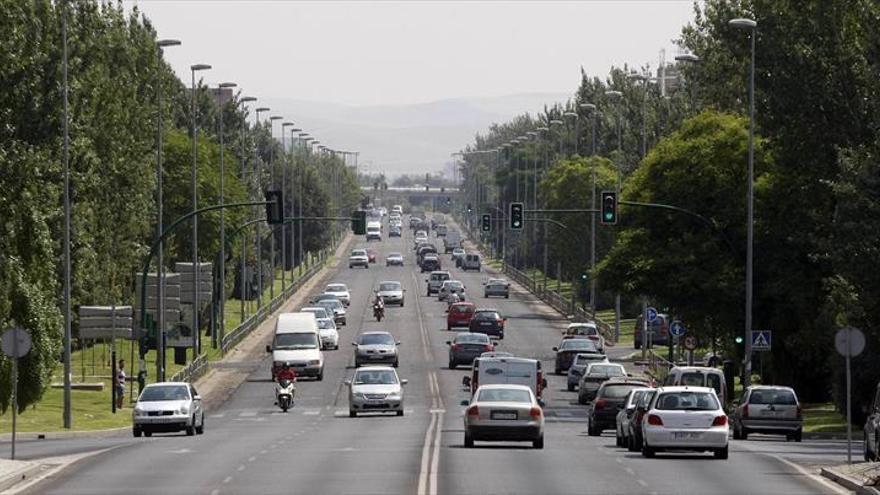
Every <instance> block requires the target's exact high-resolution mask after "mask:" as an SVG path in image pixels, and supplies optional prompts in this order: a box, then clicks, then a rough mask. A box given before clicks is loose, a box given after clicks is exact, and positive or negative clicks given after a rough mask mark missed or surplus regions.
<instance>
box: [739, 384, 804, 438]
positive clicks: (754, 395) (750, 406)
mask: <svg viewBox="0 0 880 495" xmlns="http://www.w3.org/2000/svg"><path fill="white" fill-rule="evenodd" d="M731 421H732V422H733V425H732V426H733V438H734V440H746V439H748V438H749V434H750V433H770V434H779V435H785V438H786V439H787V440H794V441H795V442H800V441H801V437H802V434H803V426H804V418H803V415H802V413H801V404H800V402H798V398H797V394H795V392H794V390H793V389H791V388H790V387H780V386H768V385H754V386H751V387H748V388H746V389H745V390H743V394H742V398H741V399H740V401H739V404H737V405H736V408H735V409H734V411H733V417H732V418H731Z"/></svg>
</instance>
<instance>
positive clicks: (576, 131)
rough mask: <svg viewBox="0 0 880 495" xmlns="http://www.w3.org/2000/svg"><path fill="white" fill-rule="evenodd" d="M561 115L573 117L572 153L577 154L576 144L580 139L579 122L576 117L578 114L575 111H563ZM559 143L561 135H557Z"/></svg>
mask: <svg viewBox="0 0 880 495" xmlns="http://www.w3.org/2000/svg"><path fill="white" fill-rule="evenodd" d="M562 116H563V117H568V118H570V119H574V154H575V155H577V154H578V147H579V146H578V145H579V144H580V140H581V122H580V119H579V118H578V114H577V113H576V112H565V113H564V114H562ZM559 141H560V143H561V142H562V136H561V135H560V136H559Z"/></svg>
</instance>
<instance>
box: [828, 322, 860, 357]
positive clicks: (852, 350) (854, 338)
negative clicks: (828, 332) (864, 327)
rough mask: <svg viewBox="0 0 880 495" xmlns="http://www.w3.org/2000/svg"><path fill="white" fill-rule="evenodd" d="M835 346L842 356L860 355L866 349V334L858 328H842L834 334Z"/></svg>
mask: <svg viewBox="0 0 880 495" xmlns="http://www.w3.org/2000/svg"><path fill="white" fill-rule="evenodd" d="M847 334H848V335H847ZM847 344H849V345H847ZM834 347H835V348H836V349H837V352H838V353H840V355H841V356H844V357H846V356H847V355H849V357H854V356H858V355H859V354H861V353H862V351H864V350H865V334H863V333H862V331H861V330H859V329H858V328H853V327H845V328H841V329H840V330H838V331H837V333H836V334H835V335H834Z"/></svg>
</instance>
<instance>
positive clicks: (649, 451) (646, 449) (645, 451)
mask: <svg viewBox="0 0 880 495" xmlns="http://www.w3.org/2000/svg"><path fill="white" fill-rule="evenodd" d="M656 454H657V450H655V449H654V447H650V446H648V443H647V442H644V443H643V444H642V455H643V456H645V457H647V458H648V459H652V458H653V457H654V456H655V455H656Z"/></svg>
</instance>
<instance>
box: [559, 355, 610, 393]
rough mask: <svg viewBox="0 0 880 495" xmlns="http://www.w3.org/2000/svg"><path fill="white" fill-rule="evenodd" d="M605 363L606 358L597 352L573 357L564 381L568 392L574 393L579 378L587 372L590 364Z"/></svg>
mask: <svg viewBox="0 0 880 495" xmlns="http://www.w3.org/2000/svg"><path fill="white" fill-rule="evenodd" d="M607 362H608V356H606V355H604V354H600V353H598V352H581V353H578V354H577V355H575V357H574V361H572V363H571V366H569V368H568V379H567V380H566V382H567V383H566V387H567V388H568V391H569V392H574V389H575V388H577V386H578V383H580V381H581V377H582V376H584V372H585V371H587V366H589V365H590V363H607Z"/></svg>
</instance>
